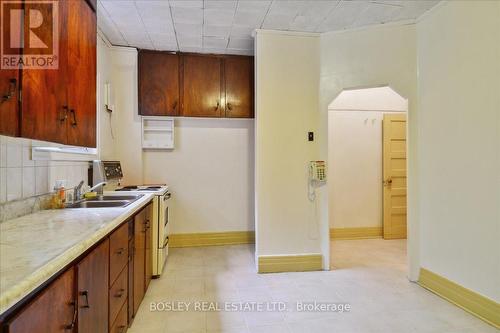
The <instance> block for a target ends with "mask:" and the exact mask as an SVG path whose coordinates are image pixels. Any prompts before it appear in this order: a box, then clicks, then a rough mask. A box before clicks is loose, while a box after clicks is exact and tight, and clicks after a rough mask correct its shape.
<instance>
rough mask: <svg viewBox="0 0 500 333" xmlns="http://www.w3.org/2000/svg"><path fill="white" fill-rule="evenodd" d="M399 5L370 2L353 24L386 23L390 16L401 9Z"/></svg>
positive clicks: (357, 25)
mask: <svg viewBox="0 0 500 333" xmlns="http://www.w3.org/2000/svg"><path fill="white" fill-rule="evenodd" d="M402 8H403V7H402V6H401V5H392V4H391V5H388V4H382V3H378V2H370V3H368V5H367V6H366V8H365V10H363V11H362V12H361V13H360V15H359V16H358V18H357V19H356V21H354V24H353V25H354V26H356V27H361V26H364V25H370V24H377V23H386V22H388V21H389V20H390V18H391V17H393V16H395V15H397V13H399V12H401V10H402Z"/></svg>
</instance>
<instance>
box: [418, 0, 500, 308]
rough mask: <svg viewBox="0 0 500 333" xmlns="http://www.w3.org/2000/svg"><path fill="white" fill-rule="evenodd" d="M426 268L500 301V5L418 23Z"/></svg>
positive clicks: (446, 10)
mask: <svg viewBox="0 0 500 333" xmlns="http://www.w3.org/2000/svg"><path fill="white" fill-rule="evenodd" d="M417 32H418V72H419V81H418V90H419V100H418V102H419V139H418V146H419V156H418V159H419V161H420V162H419V163H420V170H419V175H420V178H419V181H420V193H419V195H420V219H421V230H422V244H421V249H422V251H421V265H422V267H425V268H427V269H429V270H431V271H433V272H435V273H437V274H440V275H442V276H444V277H446V278H448V279H450V280H452V281H455V282H456V283H458V284H460V285H462V286H464V287H466V288H470V289H472V290H474V291H476V292H478V293H480V294H483V295H485V296H487V297H489V298H491V299H493V300H495V301H497V302H499V301H500V283H499V281H500V208H499V207H500V2H498V1H474V2H468V1H450V2H446V3H444V4H443V5H441V6H439V7H438V8H436V9H435V10H433V11H431V12H430V13H429V14H428V15H427V16H426V17H424V18H423V19H422V20H421V21H420V22H419V23H418V24H417Z"/></svg>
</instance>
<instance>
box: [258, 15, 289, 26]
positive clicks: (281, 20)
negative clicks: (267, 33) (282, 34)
mask: <svg viewBox="0 0 500 333" xmlns="http://www.w3.org/2000/svg"><path fill="white" fill-rule="evenodd" d="M294 18H295V17H294V16H289V15H280V14H273V15H271V14H269V15H267V16H266V19H265V20H264V23H263V24H262V27H263V28H264V29H275V30H288V29H289V28H290V25H291V24H292V22H293V20H294Z"/></svg>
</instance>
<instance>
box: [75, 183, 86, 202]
mask: <svg viewBox="0 0 500 333" xmlns="http://www.w3.org/2000/svg"><path fill="white" fill-rule="evenodd" d="M84 183H85V182H84V181H83V180H82V181H81V182H80V184H78V185H77V186H75V188H74V189H73V200H74V201H80V200H82V186H83V184H84Z"/></svg>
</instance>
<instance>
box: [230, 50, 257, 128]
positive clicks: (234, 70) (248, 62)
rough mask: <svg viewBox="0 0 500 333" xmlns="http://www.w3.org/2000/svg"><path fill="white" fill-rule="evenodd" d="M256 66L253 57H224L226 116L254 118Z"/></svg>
mask: <svg viewBox="0 0 500 333" xmlns="http://www.w3.org/2000/svg"><path fill="white" fill-rule="evenodd" d="M253 77H254V66H253V58H252V57H242V56H228V57H226V58H224V79H225V87H226V98H225V100H226V108H225V109H226V117H229V118H253V116H254V106H253V104H254V103H253V91H254V80H253Z"/></svg>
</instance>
